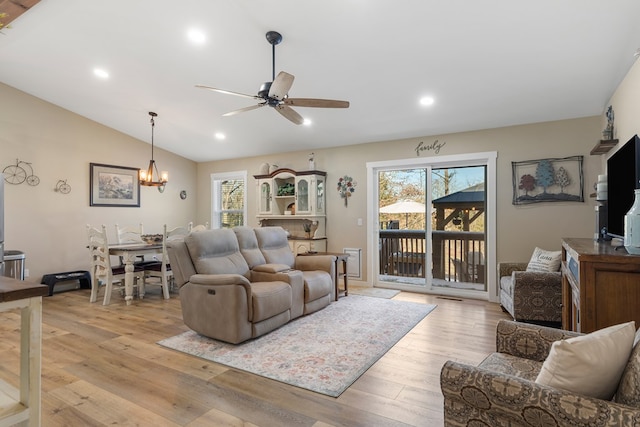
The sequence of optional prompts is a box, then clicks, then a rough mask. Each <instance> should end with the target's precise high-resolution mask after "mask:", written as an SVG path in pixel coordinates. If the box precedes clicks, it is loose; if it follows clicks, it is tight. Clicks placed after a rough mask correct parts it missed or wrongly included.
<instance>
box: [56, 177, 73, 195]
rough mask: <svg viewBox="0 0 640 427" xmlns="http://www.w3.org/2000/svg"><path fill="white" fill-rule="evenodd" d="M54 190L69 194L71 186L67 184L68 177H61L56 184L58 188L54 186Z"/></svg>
mask: <svg viewBox="0 0 640 427" xmlns="http://www.w3.org/2000/svg"><path fill="white" fill-rule="evenodd" d="M53 191H56V192H60V193H62V194H69V193H71V186H70V185H69V184H67V180H66V179H59V180H58V183H57V184H56V188H54V189H53Z"/></svg>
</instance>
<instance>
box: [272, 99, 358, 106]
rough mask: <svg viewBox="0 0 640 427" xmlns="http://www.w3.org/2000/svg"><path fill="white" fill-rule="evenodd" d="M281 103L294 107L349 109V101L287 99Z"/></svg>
mask: <svg viewBox="0 0 640 427" xmlns="http://www.w3.org/2000/svg"><path fill="white" fill-rule="evenodd" d="M283 102H284V103H285V104H286V105H292V106H294V107H318V108H349V101H338V100H335V99H316V98H287V99H285V100H284V101H283Z"/></svg>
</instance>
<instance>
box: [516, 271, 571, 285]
mask: <svg viewBox="0 0 640 427" xmlns="http://www.w3.org/2000/svg"><path fill="white" fill-rule="evenodd" d="M511 275H512V277H513V280H514V282H513V285H514V286H517V285H518V282H527V283H531V282H540V283H544V284H546V285H548V286H560V284H561V283H562V273H561V272H559V271H514V272H512V273H511Z"/></svg>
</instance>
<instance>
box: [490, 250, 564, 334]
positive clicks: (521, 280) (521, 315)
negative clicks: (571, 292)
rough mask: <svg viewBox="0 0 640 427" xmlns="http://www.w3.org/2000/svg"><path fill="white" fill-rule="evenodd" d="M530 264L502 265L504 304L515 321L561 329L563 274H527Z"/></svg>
mask: <svg viewBox="0 0 640 427" xmlns="http://www.w3.org/2000/svg"><path fill="white" fill-rule="evenodd" d="M526 269H527V263H526V262H525V263H517V262H516V263H514V262H502V263H499V264H498V277H499V280H500V305H501V306H502V308H503V309H504V310H505V311H506V312H508V313H509V314H510V315H511V317H513V319H514V320H517V321H520V322H528V323H538V324H542V325H546V326H560V325H561V323H562V275H561V273H560V272H559V271H554V272H540V271H526Z"/></svg>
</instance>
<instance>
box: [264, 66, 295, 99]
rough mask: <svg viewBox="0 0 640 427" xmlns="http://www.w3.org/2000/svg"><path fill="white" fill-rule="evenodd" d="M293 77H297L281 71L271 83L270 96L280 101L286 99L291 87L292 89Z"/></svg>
mask: <svg viewBox="0 0 640 427" xmlns="http://www.w3.org/2000/svg"><path fill="white" fill-rule="evenodd" d="M293 79H295V77H294V76H292V75H291V74H289V73H285V72H284V71H280V72H279V73H278V75H277V76H276V79H275V80H274V81H273V83H271V88H270V89H269V98H275V99H278V100H280V101H282V100H283V99H285V98H286V97H287V94H288V93H289V89H291V86H292V85H293Z"/></svg>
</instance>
